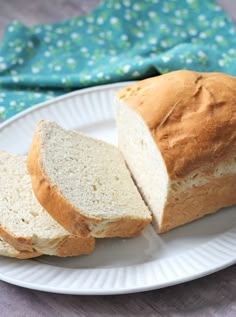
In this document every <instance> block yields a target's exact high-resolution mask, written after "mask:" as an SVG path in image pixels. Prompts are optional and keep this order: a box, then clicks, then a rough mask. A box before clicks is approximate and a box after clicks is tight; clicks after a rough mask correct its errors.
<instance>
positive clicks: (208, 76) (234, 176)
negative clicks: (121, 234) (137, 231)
mask: <svg viewBox="0 0 236 317" xmlns="http://www.w3.org/2000/svg"><path fill="white" fill-rule="evenodd" d="M116 103H117V130H118V140H119V141H118V143H119V148H120V149H121V151H122V153H123V155H124V157H125V160H126V162H127V165H128V166H129V168H130V170H131V173H132V175H133V177H134V179H135V181H136V184H137V186H138V187H139V189H140V191H141V193H142V194H143V197H144V199H145V201H146V203H147V204H148V206H149V207H150V209H151V211H152V212H153V224H154V226H155V228H156V229H157V231H158V232H159V233H162V232H166V231H168V230H170V229H172V228H175V227H177V226H180V225H183V224H185V223H188V222H190V221H193V220H195V219H198V218H200V217H203V216H205V215H207V214H210V213H213V212H215V211H217V210H219V209H220V208H222V207H225V206H230V205H233V204H236V164H235V161H236V77H232V76H229V75H227V74H223V73H197V72H192V71H187V70H181V71H175V72H171V73H168V74H165V75H161V76H157V77H153V78H149V79H146V80H142V81H140V82H137V83H135V84H132V85H130V86H128V87H126V88H124V89H122V90H120V91H119V92H118V94H117V101H116Z"/></svg>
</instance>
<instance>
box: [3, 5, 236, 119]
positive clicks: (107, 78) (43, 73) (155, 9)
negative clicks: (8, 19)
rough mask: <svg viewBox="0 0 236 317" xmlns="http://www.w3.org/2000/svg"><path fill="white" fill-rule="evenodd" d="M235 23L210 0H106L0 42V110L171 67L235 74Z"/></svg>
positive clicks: (11, 28)
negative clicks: (87, 11) (82, 12)
mask: <svg viewBox="0 0 236 317" xmlns="http://www.w3.org/2000/svg"><path fill="white" fill-rule="evenodd" d="M235 34H236V28H235V26H234V25H233V23H232V22H231V21H230V20H229V19H228V18H227V16H226V14H225V13H224V12H223V11H222V9H221V8H220V7H219V6H218V5H217V4H216V3H215V2H214V1H213V0H205V1H202V0H183V1H178V0H169V1H165V0H146V1H145V0H122V1H116V0H106V1H103V2H102V3H100V5H98V7H97V8H96V9H95V10H94V11H93V12H91V13H90V14H87V15H85V16H82V17H74V18H71V19H69V20H67V21H63V22H58V23H54V24H47V25H37V26H34V27H31V28H28V27H26V26H24V25H23V24H21V23H19V22H17V21H15V22H13V23H11V24H10V25H8V27H7V28H6V30H5V34H4V37H3V41H2V44H1V46H0V118H1V119H2V120H5V119H7V118H9V117H11V116H12V115H14V114H16V113H18V112H20V111H22V110H24V109H26V108H28V107H30V106H32V105H35V104H37V103H39V102H42V101H45V100H48V99H51V98H54V97H55V96H58V95H62V94H65V93H67V92H69V91H72V90H75V89H80V88H84V87H89V86H93V85H100V84H106V83H111V82H118V81H126V80H137V79H141V78H146V77H150V76H154V75H158V74H161V73H166V72H170V71H173V70H177V69H191V70H196V71H219V72H226V73H229V74H232V75H236V62H235V61H236V36H235Z"/></svg>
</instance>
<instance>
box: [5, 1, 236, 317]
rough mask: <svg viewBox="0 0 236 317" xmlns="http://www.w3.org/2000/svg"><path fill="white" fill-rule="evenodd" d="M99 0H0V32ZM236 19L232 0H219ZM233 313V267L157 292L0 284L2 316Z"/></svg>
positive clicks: (86, 8) (82, 10)
mask: <svg viewBox="0 0 236 317" xmlns="http://www.w3.org/2000/svg"><path fill="white" fill-rule="evenodd" d="M98 3H99V1H98V0H88V1H83V0H67V1H66V0H57V1H49V0H40V1H37V0H35V1H32V0H0V36H1V35H2V34H3V29H4V27H5V26H6V25H7V24H8V23H10V22H11V21H12V20H20V21H21V22H23V23H25V24H26V25H29V26H30V25H34V24H37V23H46V22H54V21H58V20H62V19H65V18H69V17H71V16H75V15H81V14H85V13H86V12H89V11H90V10H92V9H93V8H94V7H95V6H96V5H97V4H98ZM218 3H219V4H221V5H222V7H223V8H224V9H225V11H226V12H228V14H229V16H230V17H231V18H232V19H233V20H234V21H235V22H236V1H235V0H218ZM20 316H22V317H28V316H29V317H43V316H45V317H51V316H57V317H63V316H65V317H74V316H89V317H91V316H136V317H139V316H140V317H141V316H142V317H143V316H164V317H169V316H176V317H177V316H187V317H197V316H201V317H211V316H219V317H221V316H224V317H227V316H230V317H234V316H236V266H232V267H230V268H227V269H225V270H223V271H220V272H218V273H215V274H212V275H210V276H208V277H205V278H201V279H199V280H196V281H192V282H188V283H185V284H181V285H177V286H173V287H168V288H165V289H161V290H156V291H151V292H146V293H139V294H131V295H118V296H69V295H57V294H49V293H43V292H39V291H31V290H27V289H23V288H20V287H16V286H13V285H10V284H6V283H4V282H0V317H20Z"/></svg>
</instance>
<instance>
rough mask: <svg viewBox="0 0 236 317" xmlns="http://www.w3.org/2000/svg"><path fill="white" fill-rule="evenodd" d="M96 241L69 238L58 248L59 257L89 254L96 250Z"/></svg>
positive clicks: (92, 239)
mask: <svg viewBox="0 0 236 317" xmlns="http://www.w3.org/2000/svg"><path fill="white" fill-rule="evenodd" d="M94 247H95V239H94V238H93V237H88V238H82V237H76V236H69V237H67V238H65V239H64V240H63V241H61V243H60V244H59V246H58V247H57V256H62V257H64V256H77V255H82V254H89V253H91V252H92V251H93V250H94Z"/></svg>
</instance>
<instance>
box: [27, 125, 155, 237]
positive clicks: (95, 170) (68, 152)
mask: <svg viewBox="0 0 236 317" xmlns="http://www.w3.org/2000/svg"><path fill="white" fill-rule="evenodd" d="M28 170H29V173H30V175H31V177H32V187H33V190H34V193H35V195H36V197H37V199H38V201H39V202H40V203H41V205H42V206H43V207H44V208H45V210H47V211H48V213H49V214H50V215H51V216H52V217H53V218H54V219H55V220H56V221H57V222H58V223H60V224H61V225H62V226H63V227H64V228H66V229H67V230H68V231H70V232H71V233H73V234H79V235H81V236H88V235H92V236H94V237H98V238H103V237H116V236H119V237H133V236H135V235H137V234H139V233H140V232H141V231H142V230H143V229H144V227H145V226H146V225H147V224H149V223H150V221H151V215H150V211H149V210H148V208H147V207H146V205H145V204H144V202H143V200H142V198H141V196H140V194H139V192H138V190H137V188H136V186H135V185H134V183H133V181H132V178H131V176H130V173H129V171H128V169H127V167H126V165H125V162H124V160H123V157H122V155H121V153H120V152H119V151H118V149H117V148H115V147H114V146H112V145H110V144H107V143H105V142H102V141H99V140H95V139H92V138H90V137H87V136H85V135H82V134H80V133H78V132H76V131H70V130H64V129H62V128H61V127H59V126H58V125H57V124H56V123H54V122H45V121H41V122H39V123H38V125H37V127H36V130H35V134H34V138H33V143H32V145H31V148H30V151H29V153H28Z"/></svg>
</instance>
